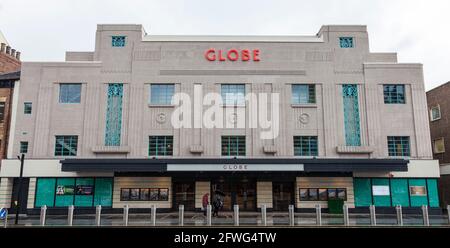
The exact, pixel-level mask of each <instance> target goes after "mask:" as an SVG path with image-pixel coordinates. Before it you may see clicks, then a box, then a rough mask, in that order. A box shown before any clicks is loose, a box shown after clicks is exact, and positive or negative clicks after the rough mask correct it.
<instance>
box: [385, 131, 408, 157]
mask: <svg viewBox="0 0 450 248" xmlns="http://www.w3.org/2000/svg"><path fill="white" fill-rule="evenodd" d="M387 140H388V152H389V156H393V157H398V156H401V157H409V156H410V146H409V137H408V136H388V137H387Z"/></svg>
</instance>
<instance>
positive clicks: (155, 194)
mask: <svg viewBox="0 0 450 248" xmlns="http://www.w3.org/2000/svg"><path fill="white" fill-rule="evenodd" d="M158 200H159V189H150V201H158Z"/></svg>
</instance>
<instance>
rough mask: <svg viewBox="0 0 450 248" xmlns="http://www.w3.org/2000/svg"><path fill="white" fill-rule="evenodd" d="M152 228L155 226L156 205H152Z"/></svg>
mask: <svg viewBox="0 0 450 248" xmlns="http://www.w3.org/2000/svg"><path fill="white" fill-rule="evenodd" d="M152 226H156V205H152Z"/></svg>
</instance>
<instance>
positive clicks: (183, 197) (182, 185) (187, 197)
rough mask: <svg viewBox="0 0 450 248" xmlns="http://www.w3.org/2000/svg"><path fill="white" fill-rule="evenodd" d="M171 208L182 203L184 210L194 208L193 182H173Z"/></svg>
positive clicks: (175, 207) (176, 207)
mask: <svg viewBox="0 0 450 248" xmlns="http://www.w3.org/2000/svg"><path fill="white" fill-rule="evenodd" d="M173 192H174V194H173V208H174V209H178V206H179V205H184V210H188V211H193V210H195V182H174V183H173Z"/></svg>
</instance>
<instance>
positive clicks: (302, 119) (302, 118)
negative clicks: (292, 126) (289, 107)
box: [298, 113, 309, 124]
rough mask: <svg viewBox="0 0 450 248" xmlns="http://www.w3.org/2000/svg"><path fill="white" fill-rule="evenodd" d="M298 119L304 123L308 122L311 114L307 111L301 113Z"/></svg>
mask: <svg viewBox="0 0 450 248" xmlns="http://www.w3.org/2000/svg"><path fill="white" fill-rule="evenodd" d="M298 121H300V122H301V123H303V124H308V122H309V115H308V114H306V113H303V114H301V115H300V116H299V117H298Z"/></svg>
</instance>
